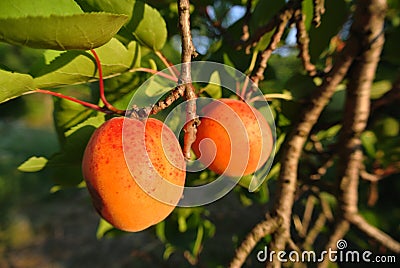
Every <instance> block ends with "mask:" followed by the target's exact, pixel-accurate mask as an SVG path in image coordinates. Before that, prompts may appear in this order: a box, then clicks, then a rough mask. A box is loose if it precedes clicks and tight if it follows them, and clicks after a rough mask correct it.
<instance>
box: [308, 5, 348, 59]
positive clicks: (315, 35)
mask: <svg viewBox="0 0 400 268" xmlns="http://www.w3.org/2000/svg"><path fill="white" fill-rule="evenodd" d="M325 5H326V12H325V14H324V15H323V16H322V17H321V25H320V26H319V27H318V28H314V27H311V29H310V33H309V35H310V56H311V61H312V62H316V61H317V60H318V58H319V57H320V55H321V53H322V52H323V51H324V50H325V49H327V48H328V46H329V42H330V40H331V38H332V37H333V36H334V35H336V34H337V33H338V32H339V30H340V29H341V27H342V26H343V23H344V22H345V20H346V18H347V13H348V10H347V6H346V2H345V0H327V1H325Z"/></svg>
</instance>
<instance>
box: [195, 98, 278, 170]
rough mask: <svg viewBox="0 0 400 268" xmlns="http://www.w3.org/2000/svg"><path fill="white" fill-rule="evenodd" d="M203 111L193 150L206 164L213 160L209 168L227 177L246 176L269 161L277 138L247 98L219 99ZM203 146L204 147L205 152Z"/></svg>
mask: <svg viewBox="0 0 400 268" xmlns="http://www.w3.org/2000/svg"><path fill="white" fill-rule="evenodd" d="M203 112H204V117H203V118H201V123H200V125H199V126H198V129H197V136H196V141H195V142H194V143H193V145H192V149H193V151H194V152H195V155H196V156H197V157H198V158H199V159H200V161H201V162H203V164H205V165H206V163H211V164H209V166H208V169H210V170H212V171H214V172H215V173H217V174H225V175H227V176H244V175H248V174H251V173H254V172H255V171H256V170H258V169H259V168H260V167H262V166H263V165H264V164H265V162H266V161H267V160H268V158H269V156H270V154H271V152H272V145H273V139H272V132H271V128H270V126H269V124H268V123H267V121H266V120H265V118H264V116H263V115H262V114H261V113H260V112H259V111H257V110H256V109H255V108H253V107H251V106H250V105H248V104H247V103H245V102H243V101H239V100H234V99H219V100H218V102H213V103H210V104H208V105H206V106H205V107H204V108H203ZM204 139H206V140H207V139H210V140H212V141H213V142H214V144H215V147H214V148H216V152H214V153H213V152H212V151H213V150H212V148H211V147H212V146H211V144H210V143H208V144H207V143H204V144H203V145H201V144H200V143H201V141H202V140H204ZM232 141H233V142H232ZM199 146H204V147H203V149H202V151H201V152H200V148H201V147H199ZM234 146H235V147H236V148H233V147H234ZM214 151H215V150H214ZM202 154H203V155H202ZM214 156H215V158H214V159H213V160H212V158H213V157H214ZM202 159H204V160H203V161H202Z"/></svg>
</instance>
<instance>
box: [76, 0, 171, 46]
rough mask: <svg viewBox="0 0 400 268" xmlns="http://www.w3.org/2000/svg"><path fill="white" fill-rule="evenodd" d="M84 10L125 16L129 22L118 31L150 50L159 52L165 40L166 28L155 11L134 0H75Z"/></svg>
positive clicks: (161, 18)
mask: <svg viewBox="0 0 400 268" xmlns="http://www.w3.org/2000/svg"><path fill="white" fill-rule="evenodd" d="M77 2H78V3H79V4H80V5H81V7H82V8H83V9H84V10H86V11H89V10H96V11H106V12H112V13H118V14H125V15H128V17H129V22H128V23H127V24H126V25H125V27H124V28H123V29H122V30H121V31H120V34H121V35H122V36H124V37H125V38H127V39H128V40H132V38H135V40H137V41H139V42H140V43H141V44H143V45H145V46H147V47H149V48H151V49H152V50H155V51H158V50H161V49H162V48H163V46H164V44H165V42H166V40H167V26H166V23H165V21H164V19H163V17H162V16H161V14H160V13H159V12H158V11H157V9H154V8H152V7H151V6H149V5H147V4H145V3H144V2H142V1H134V0H126V1H121V0H77Z"/></svg>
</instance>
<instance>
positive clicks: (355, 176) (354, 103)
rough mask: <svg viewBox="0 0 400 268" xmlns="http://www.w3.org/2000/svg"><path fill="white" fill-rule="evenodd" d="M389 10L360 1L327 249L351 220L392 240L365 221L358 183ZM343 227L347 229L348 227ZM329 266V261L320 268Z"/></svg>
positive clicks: (376, 0) (380, 0)
mask: <svg viewBox="0 0 400 268" xmlns="http://www.w3.org/2000/svg"><path fill="white" fill-rule="evenodd" d="M386 8H387V6H386V1H384V0H360V1H358V5H357V7H356V11H355V15H354V17H355V20H354V24H353V25H352V28H351V33H352V36H355V37H359V39H360V40H359V43H360V45H361V46H362V48H363V50H362V51H361V53H360V56H359V57H358V58H357V60H356V61H355V63H354V66H353V67H352V72H351V73H350V79H349V84H348V87H347V97H346V104H345V111H344V114H345V115H346V117H345V118H344V121H343V127H342V129H341V133H340V136H339V142H340V144H341V145H342V148H341V150H340V151H339V170H338V173H339V174H338V177H339V181H338V202H339V206H338V207H339V215H338V216H339V223H340V224H341V225H337V226H336V229H335V232H334V233H333V234H332V235H331V237H330V238H329V243H328V245H326V247H325V248H326V249H327V248H332V246H334V243H335V241H337V240H338V239H341V238H342V237H343V236H344V235H345V234H346V232H347V229H348V225H349V221H350V222H354V223H355V224H356V225H357V226H358V227H359V228H360V229H361V228H362V230H363V231H364V232H365V233H366V234H367V235H378V237H379V238H378V239H376V240H377V241H379V242H381V243H382V245H383V246H385V245H386V242H387V239H389V237H388V236H387V235H386V234H383V232H381V231H379V230H377V229H375V228H373V227H372V226H370V225H367V224H366V222H365V220H364V219H362V218H361V217H360V216H359V215H358V183H359V176H360V170H362V166H363V164H362V160H363V153H362V150H361V140H360V135H361V133H362V132H363V131H364V129H365V127H366V125H367V121H368V118H369V112H370V92H371V86H372V82H373V79H374V75H375V72H376V68H377V65H378V62H379V59H380V54H381V51H382V47H383V44H384V36H383V34H382V29H383V26H384V18H385V14H386ZM340 226H346V228H341V227H340ZM395 243H396V244H397V245H396V244H395ZM390 246H391V248H392V249H396V250H400V245H399V244H398V243H397V242H395V241H393V240H391V244H390ZM326 265H327V258H326V259H325V261H324V263H323V264H321V266H322V267H325V266H326Z"/></svg>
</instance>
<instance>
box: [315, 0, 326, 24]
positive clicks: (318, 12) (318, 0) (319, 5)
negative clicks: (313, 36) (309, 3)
mask: <svg viewBox="0 0 400 268" xmlns="http://www.w3.org/2000/svg"><path fill="white" fill-rule="evenodd" d="M324 2H325V0H313V3H314V14H313V23H314V25H315V27H318V26H319V25H320V24H321V16H322V15H323V14H324V13H325V6H324V5H325V3H324Z"/></svg>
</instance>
